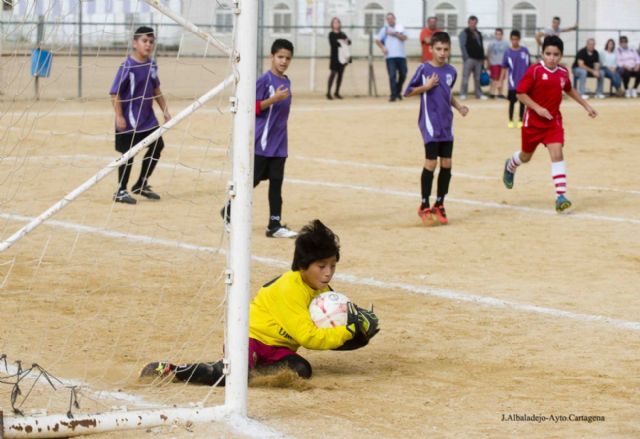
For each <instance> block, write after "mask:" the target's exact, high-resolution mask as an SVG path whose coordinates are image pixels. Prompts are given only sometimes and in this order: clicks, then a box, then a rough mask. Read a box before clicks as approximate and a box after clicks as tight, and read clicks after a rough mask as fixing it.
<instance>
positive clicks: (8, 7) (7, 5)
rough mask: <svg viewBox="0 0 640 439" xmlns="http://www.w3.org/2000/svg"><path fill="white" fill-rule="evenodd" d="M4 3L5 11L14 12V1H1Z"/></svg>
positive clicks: (3, 8)
mask: <svg viewBox="0 0 640 439" xmlns="http://www.w3.org/2000/svg"><path fill="white" fill-rule="evenodd" d="M0 1H2V10H3V11H13V0H0Z"/></svg>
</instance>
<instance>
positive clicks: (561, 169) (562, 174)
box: [551, 160, 567, 197]
mask: <svg viewBox="0 0 640 439" xmlns="http://www.w3.org/2000/svg"><path fill="white" fill-rule="evenodd" d="M551 175H552V176H553V184H554V185H555V186H556V195H557V196H558V197H559V196H560V195H564V194H565V193H566V192H567V169H566V166H565V164H564V160H563V161H561V162H555V163H551Z"/></svg>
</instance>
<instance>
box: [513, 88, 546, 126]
mask: <svg viewBox="0 0 640 439" xmlns="http://www.w3.org/2000/svg"><path fill="white" fill-rule="evenodd" d="M516 97H517V98H518V100H519V101H520V102H522V103H523V104H525V105H526V106H527V107H529V108H531V109H532V110H533V111H535V112H536V113H537V114H538V116H540V117H544V118H545V119H548V120H553V116H552V115H551V113H550V112H549V110H547V109H546V108H544V107H542V106H541V105H538V103H537V102H536V101H534V100H533V99H531V96H529V95H528V94H526V93H518V94H516Z"/></svg>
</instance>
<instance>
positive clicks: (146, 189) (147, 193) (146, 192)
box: [131, 184, 160, 200]
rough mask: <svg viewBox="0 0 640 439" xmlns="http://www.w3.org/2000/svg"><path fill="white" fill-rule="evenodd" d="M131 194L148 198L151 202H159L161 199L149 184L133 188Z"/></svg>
mask: <svg viewBox="0 0 640 439" xmlns="http://www.w3.org/2000/svg"><path fill="white" fill-rule="evenodd" d="M131 192H133V193H134V194H137V195H142V196H143V197H145V198H148V199H150V200H159V199H160V195H158V194H156V193H155V192H154V191H152V190H151V186H149V185H148V184H145V185H144V186H142V187H139V186H134V187H132V188H131Z"/></svg>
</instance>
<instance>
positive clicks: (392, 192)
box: [0, 154, 640, 224]
mask: <svg viewBox="0 0 640 439" xmlns="http://www.w3.org/2000/svg"><path fill="white" fill-rule="evenodd" d="M57 157H63V158H72V159H75V158H78V159H86V160H103V158H104V159H105V160H107V159H112V157H108V156H102V157H101V156H93V155H89V154H77V155H66V156H50V157H49V156H33V157H30V159H38V160H45V159H51V158H57ZM0 163H1V161H0ZM158 166H159V167H161V168H166V169H176V170H182V171H188V172H191V171H197V172H199V173H202V174H205V173H228V171H225V170H220V169H200V168H194V167H190V166H187V165H184V164H180V163H176V164H169V163H162V162H161V163H159V164H158ZM285 183H287V184H298V185H304V186H311V187H329V188H334V189H349V190H354V191H360V192H368V193H375V194H381V195H388V196H393V197H402V198H415V199H417V198H418V194H417V192H408V191H402V190H396V189H381V188H377V187H372V186H364V185H355V184H347V183H332V182H327V181H316V180H302V179H297V178H289V177H287V178H286V179H285ZM447 200H448V202H449V203H454V204H455V203H457V204H464V205H467V206H479V207H487V208H491V209H506V210H515V211H518V212H523V213H530V214H535V215H551V216H555V217H558V216H559V215H558V213H557V212H556V211H555V210H553V209H540V208H536V207H527V206H517V205H512V204H502V203H497V202H495V201H481V200H469V199H465V198H455V197H448V198H447ZM561 216H562V218H566V219H581V220H590V221H605V222H613V223H623V224H624V223H626V224H640V219H636V218H627V217H619V216H610V215H595V214H591V213H581V212H569V213H566V214H563V215H561Z"/></svg>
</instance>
